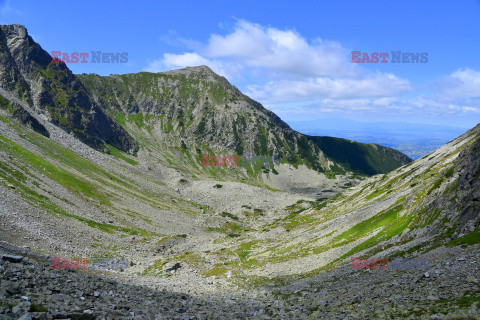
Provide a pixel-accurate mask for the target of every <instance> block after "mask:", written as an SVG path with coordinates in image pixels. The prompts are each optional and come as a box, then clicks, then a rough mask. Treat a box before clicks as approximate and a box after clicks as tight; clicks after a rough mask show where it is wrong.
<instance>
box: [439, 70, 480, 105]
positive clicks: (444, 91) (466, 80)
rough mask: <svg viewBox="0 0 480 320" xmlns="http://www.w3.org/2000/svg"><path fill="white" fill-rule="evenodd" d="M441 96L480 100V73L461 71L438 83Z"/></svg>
mask: <svg viewBox="0 0 480 320" xmlns="http://www.w3.org/2000/svg"><path fill="white" fill-rule="evenodd" d="M437 86H438V88H439V90H440V92H439V93H440V95H445V96H448V97H458V96H465V97H470V98H480V71H476V70H472V69H459V70H457V71H455V72H453V73H452V74H451V75H449V76H447V77H443V78H441V79H440V80H439V81H438V82H437Z"/></svg>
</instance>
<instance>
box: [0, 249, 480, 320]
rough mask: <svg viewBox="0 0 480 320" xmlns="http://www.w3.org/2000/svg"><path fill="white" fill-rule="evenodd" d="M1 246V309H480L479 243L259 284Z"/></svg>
mask: <svg viewBox="0 0 480 320" xmlns="http://www.w3.org/2000/svg"><path fill="white" fill-rule="evenodd" d="M0 253H1V254H2V255H3V254H14V255H21V256H23V260H22V261H21V262H10V261H4V260H8V258H7V257H5V258H4V259H2V261H1V262H0V274H1V279H0V280H1V286H0V301H1V302H0V319H402V318H405V319H451V320H453V319H480V308H479V302H480V288H479V279H478V277H479V275H480V267H479V261H478V258H479V255H480V248H479V246H478V245H477V246H473V247H469V248H467V249H460V248H458V247H457V248H451V249H445V248H440V249H436V250H434V251H431V252H430V253H428V254H427V255H425V256H423V258H425V259H427V260H428V261H429V265H428V270H416V269H412V270H391V269H390V270H381V269H378V270H369V271H366V270H352V269H351V268H350V266H347V267H343V268H338V269H334V270H331V271H328V272H320V273H319V274H317V275H315V276H313V277H309V278H303V279H296V280H295V279H294V278H290V279H285V280H286V281H285V284H284V285H278V283H276V284H274V283H270V284H269V283H266V284H264V285H262V286H260V287H256V288H246V287H245V288H238V287H235V286H231V285H222V284H221V283H216V282H215V281H213V282H210V283H196V282H195V280H194V279H191V278H190V281H189V279H186V278H185V277H184V275H182V272H181V271H179V272H178V273H177V272H173V271H172V273H171V276H170V277H166V278H154V277H140V276H136V275H131V274H128V273H126V272H106V271H96V272H92V270H85V271H73V270H52V269H51V263H50V260H49V257H48V256H46V255H44V254H38V253H36V252H32V251H29V250H26V249H23V248H19V247H15V246H12V245H9V244H7V243H5V242H0ZM430 261H437V262H436V263H434V264H430Z"/></svg>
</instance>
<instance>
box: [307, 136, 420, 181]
mask: <svg viewBox="0 0 480 320" xmlns="http://www.w3.org/2000/svg"><path fill="white" fill-rule="evenodd" d="M307 137H308V139H309V140H311V141H313V142H314V143H315V144H316V145H317V146H318V147H319V148H320V149H321V150H322V151H323V152H324V153H325V155H326V156H327V157H329V158H330V159H332V160H334V161H335V162H337V163H340V164H341V165H342V166H343V167H344V168H345V169H346V170H348V171H354V172H359V173H362V174H366V175H375V174H379V173H387V172H390V171H392V170H394V169H396V168H398V164H399V163H401V164H407V163H410V162H411V161H412V160H411V159H410V158H409V157H407V156H406V155H404V154H403V153H401V152H400V151H396V150H393V149H390V148H387V147H383V146H380V145H378V144H365V143H359V142H355V141H351V140H346V139H342V138H333V137H315V136H307Z"/></svg>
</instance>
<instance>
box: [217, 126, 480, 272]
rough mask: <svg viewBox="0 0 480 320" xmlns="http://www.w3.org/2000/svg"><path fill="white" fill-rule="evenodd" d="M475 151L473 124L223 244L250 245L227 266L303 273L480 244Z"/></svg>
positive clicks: (477, 131) (478, 137) (478, 144)
mask: <svg viewBox="0 0 480 320" xmlns="http://www.w3.org/2000/svg"><path fill="white" fill-rule="evenodd" d="M479 152H480V125H478V126H477V127H475V128H473V129H472V130H470V131H468V132H467V133H465V134H464V135H462V136H461V137H459V138H457V139H455V140H454V141H452V142H450V143H448V144H447V145H445V146H443V147H441V148H439V149H438V150H436V151H435V152H433V153H431V154H430V155H428V156H426V157H424V158H422V159H420V160H417V161H416V162H413V163H411V164H409V165H406V166H403V167H401V168H399V169H397V170H394V171H392V172H390V173H388V174H385V175H377V176H375V177H371V178H369V179H367V180H365V181H363V182H362V183H360V184H358V185H356V186H354V187H352V188H350V189H348V190H346V191H344V192H343V193H341V194H338V195H336V196H335V197H333V198H331V199H328V200H324V201H316V202H309V201H299V202H298V203H296V204H294V205H292V206H290V207H288V208H287V212H286V214H285V215H283V216H279V217H278V218H277V219H275V220H274V221H273V222H271V223H269V224H265V225H263V226H262V227H261V229H262V233H260V234H255V233H248V232H247V233H245V234H242V235H241V236H240V237H237V238H235V240H232V241H230V242H227V243H226V245H227V246H228V245H230V246H233V248H231V249H230V250H232V251H233V252H235V250H239V249H235V248H242V247H245V245H246V244H252V241H253V245H249V251H248V255H247V257H248V258H247V259H246V260H245V261H250V262H249V263H248V264H247V263H238V262H234V261H235V259H232V260H231V263H232V264H233V265H234V266H235V268H239V269H240V270H242V272H244V273H245V274H248V275H251V276H261V277H268V278H270V277H277V276H285V275H293V274H298V273H303V274H305V275H308V274H312V273H317V272H318V271H320V270H324V269H330V268H334V267H338V266H340V265H343V264H345V263H349V262H350V259H351V257H355V256H358V257H360V256H361V257H364V258H382V257H389V258H392V257H396V256H401V257H406V258H412V257H415V256H417V255H419V254H422V253H425V252H429V251H431V250H434V249H435V248H439V247H441V246H454V245H459V244H476V243H480V233H479V228H480V206H479V199H480V174H479V172H480V171H479V170H480V167H479V160H478V159H479V157H480V154H479ZM285 231H287V232H285ZM216 254H219V255H222V256H223V254H224V252H220V251H219V252H217V253H216ZM292 266H295V267H292Z"/></svg>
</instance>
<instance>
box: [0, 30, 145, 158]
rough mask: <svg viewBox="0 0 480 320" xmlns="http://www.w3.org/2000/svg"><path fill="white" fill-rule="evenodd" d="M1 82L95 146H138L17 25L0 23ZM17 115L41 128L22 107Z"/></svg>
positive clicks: (127, 148) (131, 149)
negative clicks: (2, 24)
mask: <svg viewBox="0 0 480 320" xmlns="http://www.w3.org/2000/svg"><path fill="white" fill-rule="evenodd" d="M0 87H1V88H3V89H5V90H6V91H8V92H9V93H11V94H12V95H15V96H16V98H18V99H20V100H22V101H23V102H25V103H26V104H28V105H29V106H31V107H34V108H35V109H37V110H40V112H42V113H43V114H45V115H46V116H47V117H48V118H49V119H50V121H51V122H52V123H54V124H55V125H58V126H59V127H61V128H62V129H64V130H65V131H67V132H68V133H72V134H73V135H74V136H76V137H77V138H78V139H80V140H82V141H83V142H84V143H86V144H88V145H90V146H91V147H93V148H95V149H97V150H100V151H107V150H108V148H107V147H106V145H105V144H106V143H109V144H111V145H113V146H114V147H116V148H117V149H120V150H123V151H125V152H129V153H134V152H136V151H137V150H138V145H137V143H136V141H135V140H134V139H133V138H132V137H131V136H130V135H129V134H128V133H127V132H126V131H125V130H124V129H123V128H122V127H120V126H119V125H118V124H117V123H116V122H114V121H113V120H112V119H111V118H110V117H108V116H107V115H106V114H105V113H104V112H103V111H102V110H101V109H100V108H99V107H98V105H96V104H95V103H94V102H93V100H91V98H90V95H89V93H88V91H87V90H86V89H85V87H84V86H83V85H82V83H81V82H80V81H79V80H78V79H77V77H76V76H75V75H74V74H73V73H72V72H71V71H70V70H69V69H68V67H67V66H66V65H65V64H64V63H52V57H51V56H50V55H49V54H48V53H47V52H46V51H44V50H43V49H42V48H41V47H40V46H39V45H38V44H37V43H35V41H33V39H32V38H31V37H30V36H29V35H28V33H27V30H26V29H25V27H23V26H21V25H4V26H1V27H0ZM30 116H31V115H30ZM16 118H19V119H20V120H21V121H22V122H24V123H30V125H31V126H32V128H36V130H38V131H39V132H42V131H44V130H42V129H41V128H40V127H39V124H37V123H35V121H33V120H32V119H31V118H29V117H28V116H27V115H26V114H25V112H20V113H18V114H16Z"/></svg>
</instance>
